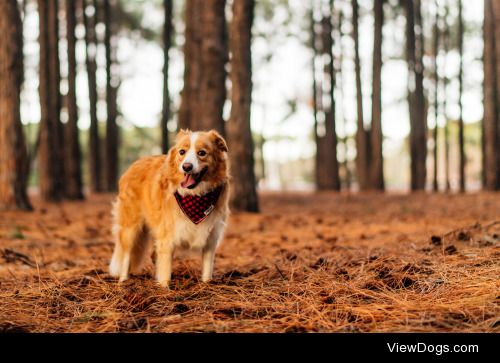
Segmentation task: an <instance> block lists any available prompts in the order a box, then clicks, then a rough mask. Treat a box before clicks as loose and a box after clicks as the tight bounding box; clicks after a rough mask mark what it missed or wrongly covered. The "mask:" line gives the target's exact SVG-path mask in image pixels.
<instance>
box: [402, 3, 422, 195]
mask: <svg viewBox="0 0 500 363" xmlns="http://www.w3.org/2000/svg"><path fill="white" fill-rule="evenodd" d="M405 10H406V57H407V61H408V103H409V111H410V157H411V190H424V189H425V181H426V176H427V175H426V174H427V173H426V158H427V122H426V111H425V107H426V104H425V98H424V88H423V79H424V65H423V62H422V58H423V35H422V34H420V35H419V37H418V38H417V37H416V36H415V28H416V27H419V28H420V29H422V17H421V11H420V1H419V0H415V1H412V0H406V1H405Z"/></svg>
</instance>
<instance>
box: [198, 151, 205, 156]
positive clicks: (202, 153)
mask: <svg viewBox="0 0 500 363" xmlns="http://www.w3.org/2000/svg"><path fill="white" fill-rule="evenodd" d="M198 155H200V156H205V155H207V152H206V151H205V150H200V151H198Z"/></svg>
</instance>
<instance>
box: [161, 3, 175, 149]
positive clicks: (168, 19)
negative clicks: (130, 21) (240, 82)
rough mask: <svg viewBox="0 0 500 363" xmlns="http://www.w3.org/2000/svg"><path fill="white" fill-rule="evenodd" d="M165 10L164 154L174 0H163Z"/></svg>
mask: <svg viewBox="0 0 500 363" xmlns="http://www.w3.org/2000/svg"><path fill="white" fill-rule="evenodd" d="M163 10H164V13H165V22H164V24H163V58H164V62H163V107H162V115H161V123H160V127H161V150H162V153H163V154H166V153H167V152H168V149H169V142H168V134H169V133H168V127H167V125H168V121H169V120H170V90H169V87H168V69H169V60H170V58H169V54H168V53H169V51H170V47H171V45H172V33H173V23H172V19H173V18H172V12H173V0H164V1H163Z"/></svg>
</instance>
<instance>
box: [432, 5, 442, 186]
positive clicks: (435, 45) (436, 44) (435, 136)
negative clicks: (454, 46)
mask: <svg viewBox="0 0 500 363" xmlns="http://www.w3.org/2000/svg"><path fill="white" fill-rule="evenodd" d="M435 6H436V14H435V17H434V34H433V53H434V57H433V61H434V129H433V140H434V147H433V149H432V151H433V161H434V165H433V181H432V189H433V190H434V192H437V191H439V183H438V141H439V140H438V130H439V125H438V115H439V99H438V88H439V70H438V56H439V40H440V29H439V21H440V20H439V7H438V6H439V4H438V3H437V1H436V2H435Z"/></svg>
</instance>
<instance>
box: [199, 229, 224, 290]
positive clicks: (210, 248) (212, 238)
mask: <svg viewBox="0 0 500 363" xmlns="http://www.w3.org/2000/svg"><path fill="white" fill-rule="evenodd" d="M223 233H224V222H221V223H218V224H217V225H216V226H215V227H214V229H213V230H212V231H211V232H210V234H209V235H208V239H207V244H206V245H205V247H204V248H203V252H202V274H201V281H203V282H207V281H209V280H211V279H212V275H213V272H214V260H215V250H216V249H217V246H218V245H219V242H220V240H221V239H222V235H223Z"/></svg>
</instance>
